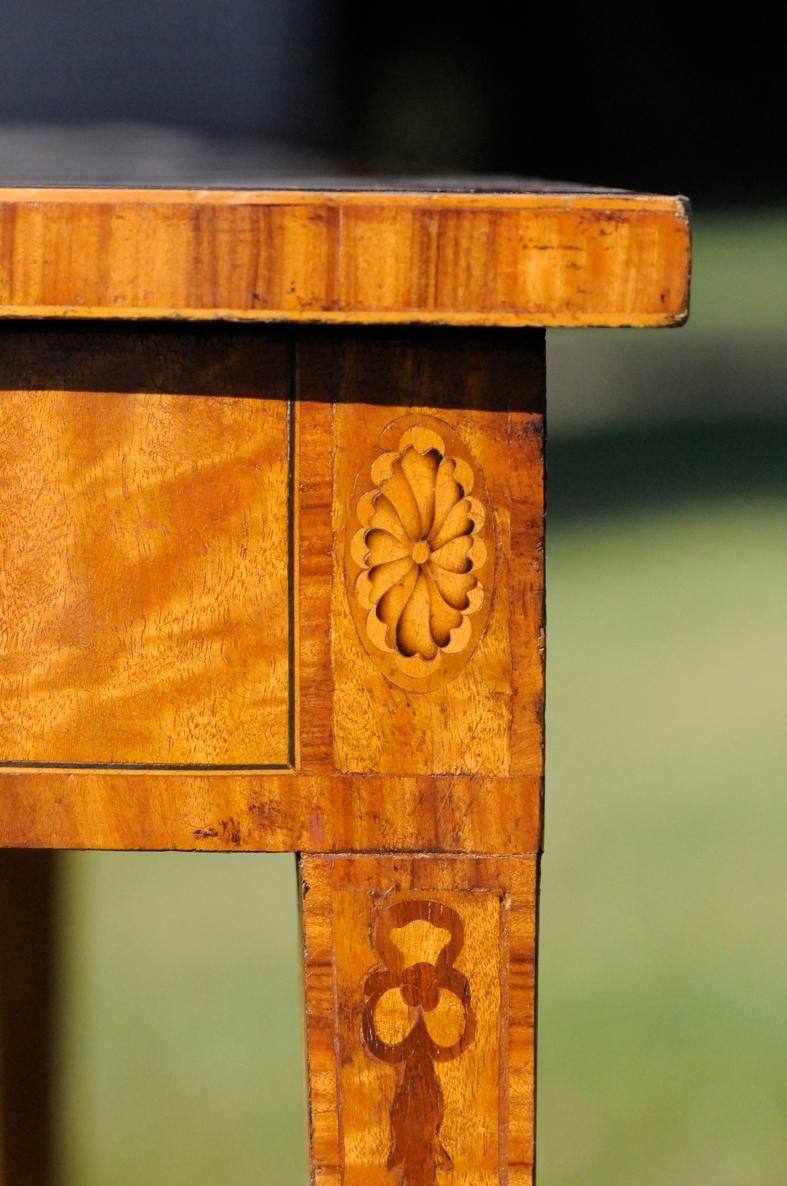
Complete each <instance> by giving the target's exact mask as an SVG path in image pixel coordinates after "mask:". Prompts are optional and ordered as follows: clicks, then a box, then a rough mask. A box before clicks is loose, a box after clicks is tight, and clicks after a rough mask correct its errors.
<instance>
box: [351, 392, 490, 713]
mask: <svg viewBox="0 0 787 1186" xmlns="http://www.w3.org/2000/svg"><path fill="white" fill-rule="evenodd" d="M384 435H385V436H388V437H391V436H393V442H392V443H395V445H396V447H395V448H394V449H391V450H387V451H385V452H383V453H381V454H380V455H379V456H378V457H377V458H376V460H375V461H374V462H373V463H372V465H371V480H372V483H373V485H372V488H371V489H370V490H367V491H366V492H365V493H364V494H363V495H362V497H361V498H360V500H359V502H358V504H357V511H356V515H357V523H358V524H359V526H358V528H357V530H356V531H355V533H354V535H353V536H352V540H351V543H350V556H351V559H352V561H353V562H354V565H355V566H356V569H357V575H355V578H354V581H353V582H352V589H351V597H352V598H353V599H354V601H355V606H354V610H355V617H356V622H357V623H358V627H359V631H360V633H361V638H362V641H363V642H364V645H365V646H366V649H367V650H368V651H369V653H370V654H371V655H372V657H373V658H375V659H376V660H377V661H378V663H379V664H380V665H381V666H382V667H383V670H384V671H385V674H386V675H387V676H388V677H389V678H390V679H391V680H392V681H393V682H394V683H397V684H399V685H400V686H403V687H406V688H408V689H411V690H415V691H427V690H430V689H431V688H433V687H435V686H436V684H437V683H440V682H442V681H443V680H444V679H446V678H450V676H451V675H454V674H456V673H457V671H458V670H459V668H460V667H463V666H464V665H465V663H466V662H467V660H468V659H469V657H470V655H471V653H472V650H473V648H474V647H475V644H476V643H477V641H478V639H479V637H480V635H481V632H482V630H483V626H484V624H485V622H486V618H487V616H488V612H489V604H490V598H491V581H492V574H493V566H494V565H493V562H494V557H493V551H494V549H493V546H492V535H491V530H490V526H491V525H490V522H489V519H490V516H489V513H488V510H487V500H486V495H485V490H484V487H483V479H482V478H481V477H480V472H479V471H478V467H477V466H476V465H475V464H474V463H473V461H472V459H471V458H470V456H469V454H468V452H467V449H466V448H465V447H464V445H463V444H462V443H461V441H460V440H459V439H458V436H457V434H456V433H455V432H454V431H453V430H452V429H451V428H450V427H449V426H448V425H447V424H446V425H443V424H442V423H441V422H440V421H435V420H433V419H432V418H431V417H416V418H414V417H412V416H408V417H403V418H402V419H401V421H399V422H397V423H396V424H395V425H391V426H389V429H388V430H387V431H386V433H385V434H384Z"/></svg>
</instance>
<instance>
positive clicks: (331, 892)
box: [301, 855, 538, 1186]
mask: <svg viewBox="0 0 787 1186" xmlns="http://www.w3.org/2000/svg"><path fill="white" fill-rule="evenodd" d="M537 876H538V870H537V858H536V857H535V856H529V857H511V858H508V857H445V856H429V855H418V856H408V857H392V856H340V857H332V856H325V857H323V856H310V857H304V858H303V859H302V861H301V880H302V900H303V931H304V951H305V978H306V1016H307V1040H308V1074H309V1105H310V1135H311V1156H312V1175H313V1176H312V1181H313V1182H314V1183H315V1186H339V1184H340V1183H341V1186H400V1184H402V1186H437V1183H438V1182H439V1183H440V1184H441V1186H493V1184H494V1186H498V1184H499V1183H508V1184H510V1186H526V1184H529V1183H531V1182H532V1167H533V1064H534V985H535V918H536V884H537Z"/></svg>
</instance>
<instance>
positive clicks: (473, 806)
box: [0, 770, 542, 853]
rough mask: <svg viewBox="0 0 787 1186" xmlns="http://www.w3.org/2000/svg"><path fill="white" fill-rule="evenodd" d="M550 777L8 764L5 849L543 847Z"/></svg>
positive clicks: (1, 792)
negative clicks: (19, 767) (545, 787)
mask: <svg viewBox="0 0 787 1186" xmlns="http://www.w3.org/2000/svg"><path fill="white" fill-rule="evenodd" d="M541 786H542V782H541V778H540V777H529V778H528V777H518V778H512V779H508V778H495V777H489V778H483V777H477V776H474V777H449V778H440V777H433V776H430V775H421V776H417V777H409V778H391V777H380V776H371V775H370V776H363V777H359V776H353V775H336V774H324V775H314V774H310V775H307V774H276V773H264V774H255V773H243V774H189V773H178V774H173V773H165V772H161V771H153V772H147V773H145V772H133V773H132V772H127V771H117V772H116V771H68V772H66V771H59V770H24V771H0V846H7V847H11V848H77V849H118V850H122V849H135V850H136V849H143V850H151V851H152V850H162V849H173V850H175V849H176V850H179V851H184V852H191V851H199V852H352V851H359V852H363V851H370V850H371V851H391V852H402V851H404V852H418V851H420V850H421V849H423V848H424V846H427V847H428V848H430V849H432V850H433V851H435V852H467V853H473V852H484V851H491V852H500V853H516V852H536V851H538V850H539V849H540V847H541V825H542V812H541Z"/></svg>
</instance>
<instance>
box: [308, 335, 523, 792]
mask: <svg viewBox="0 0 787 1186" xmlns="http://www.w3.org/2000/svg"><path fill="white" fill-rule="evenodd" d="M326 350H327V347H325V346H320V345H319V344H318V343H315V344H314V346H313V348H312V349H311V350H308V348H307V350H306V351H305V352H304V353H303V355H302V358H301V363H300V371H301V376H302V383H303V384H305V385H306V389H307V390H308V391H309V392H310V393H311V391H314V390H316V389H317V388H318V386H319V388H321V390H322V392H323V395H324V397H325V398H328V397H330V398H331V399H332V400H333V401H334V412H333V425H332V431H331V435H332V440H333V453H332V456H333V482H332V501H333V526H334V578H333V597H332V608H331V664H332V687H333V730H332V732H333V757H334V762H335V766H336V769H337V770H338V771H340V772H342V773H360V774H391V775H417V774H431V775H492V776H498V777H499V776H512V775H527V776H531V777H539V776H540V774H541V770H542V765H541V756H542V711H543V663H542V659H543V654H542V652H543V399H544V374H543V336H542V335H541V334H538V333H534V332H531V333H527V332H524V333H518V334H508V335H501V334H499V333H498V334H489V333H488V334H483V333H475V334H464V335H458V334H450V333H445V332H444V333H442V334H434V333H433V334H431V335H429V334H424V333H422V334H420V335H412V336H410V337H409V338H407V337H404V336H403V335H401V334H399V335H394V334H388V335H387V336H386V335H385V334H380V333H379V332H378V333H377V334H376V335H374V334H371V333H369V334H367V335H366V336H362V335H360V334H356V335H355V337H354V338H349V337H347V338H345V339H343V340H337V342H336V343H335V344H333V346H332V353H331V356H330V360H329V361H328V362H327V364H326V359H325V351H326ZM321 354H322V357H320V355H321ZM307 359H308V364H307Z"/></svg>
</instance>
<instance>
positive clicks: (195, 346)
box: [0, 327, 294, 767]
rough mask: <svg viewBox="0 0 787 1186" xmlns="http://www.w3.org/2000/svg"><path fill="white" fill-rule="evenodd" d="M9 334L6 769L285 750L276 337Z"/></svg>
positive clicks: (2, 514) (2, 594)
mask: <svg viewBox="0 0 787 1186" xmlns="http://www.w3.org/2000/svg"><path fill="white" fill-rule="evenodd" d="M0 338H1V341H2V353H1V354H0V558H1V562H0V763H2V764H3V765H16V764H32V765H40V766H44V765H46V764H48V763H53V764H61V765H68V766H79V765H87V764H91V765H112V766H115V767H117V766H123V765H147V766H151V765H165V766H180V765H183V766H205V765H210V766H244V765H252V766H268V765H271V766H278V767H286V766H288V765H289V764H290V762H291V760H292V759H291V752H290V749H291V747H290V735H291V718H292V714H293V712H294V705H293V704H292V703H291V701H292V697H291V692H290V677H289V667H290V664H289V660H288V647H289V641H290V636H291V623H290V616H291V614H290V608H289V603H290V598H291V596H292V597H294V591H290V590H289V589H288V579H289V575H288V555H289V547H290V538H289V537H290V526H289V521H288V519H289V516H288V489H289V471H290V460H289V446H288V427H289V409H288V401H287V398H286V397H287V395H288V391H289V366H290V363H289V354H288V350H287V347H286V344H285V343H284V342H282V341H278V342H275V341H272V340H267V341H265V340H262V339H259V338H254V337H253V336H252V335H250V334H249V333H248V332H246V333H241V334H238V333H237V332H236V333H235V334H234V335H233V334H229V335H228V334H227V333H224V334H221V335H217V334H214V335H213V336H212V337H211V336H206V335H205V334H204V333H200V332H199V331H190V332H186V333H180V334H178V335H173V334H164V335H162V334H160V333H159V334H156V333H155V332H154V331H148V332H147V333H145V334H141V333H139V332H137V333H136V334H135V335H128V334H126V333H123V332H118V333H111V332H110V333H106V332H104V333H93V334H88V335H87V336H86V335H84V334H83V335H81V336H80V337H76V336H75V335H74V334H70V335H69V334H65V335H64V334H62V333H61V334H60V335H58V334H48V335H46V334H42V333H40V332H39V333H35V332H31V331H17V330H14V329H13V328H11V327H6V328H5V330H4V331H3V333H2V335H0ZM20 384H21V387H20Z"/></svg>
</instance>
